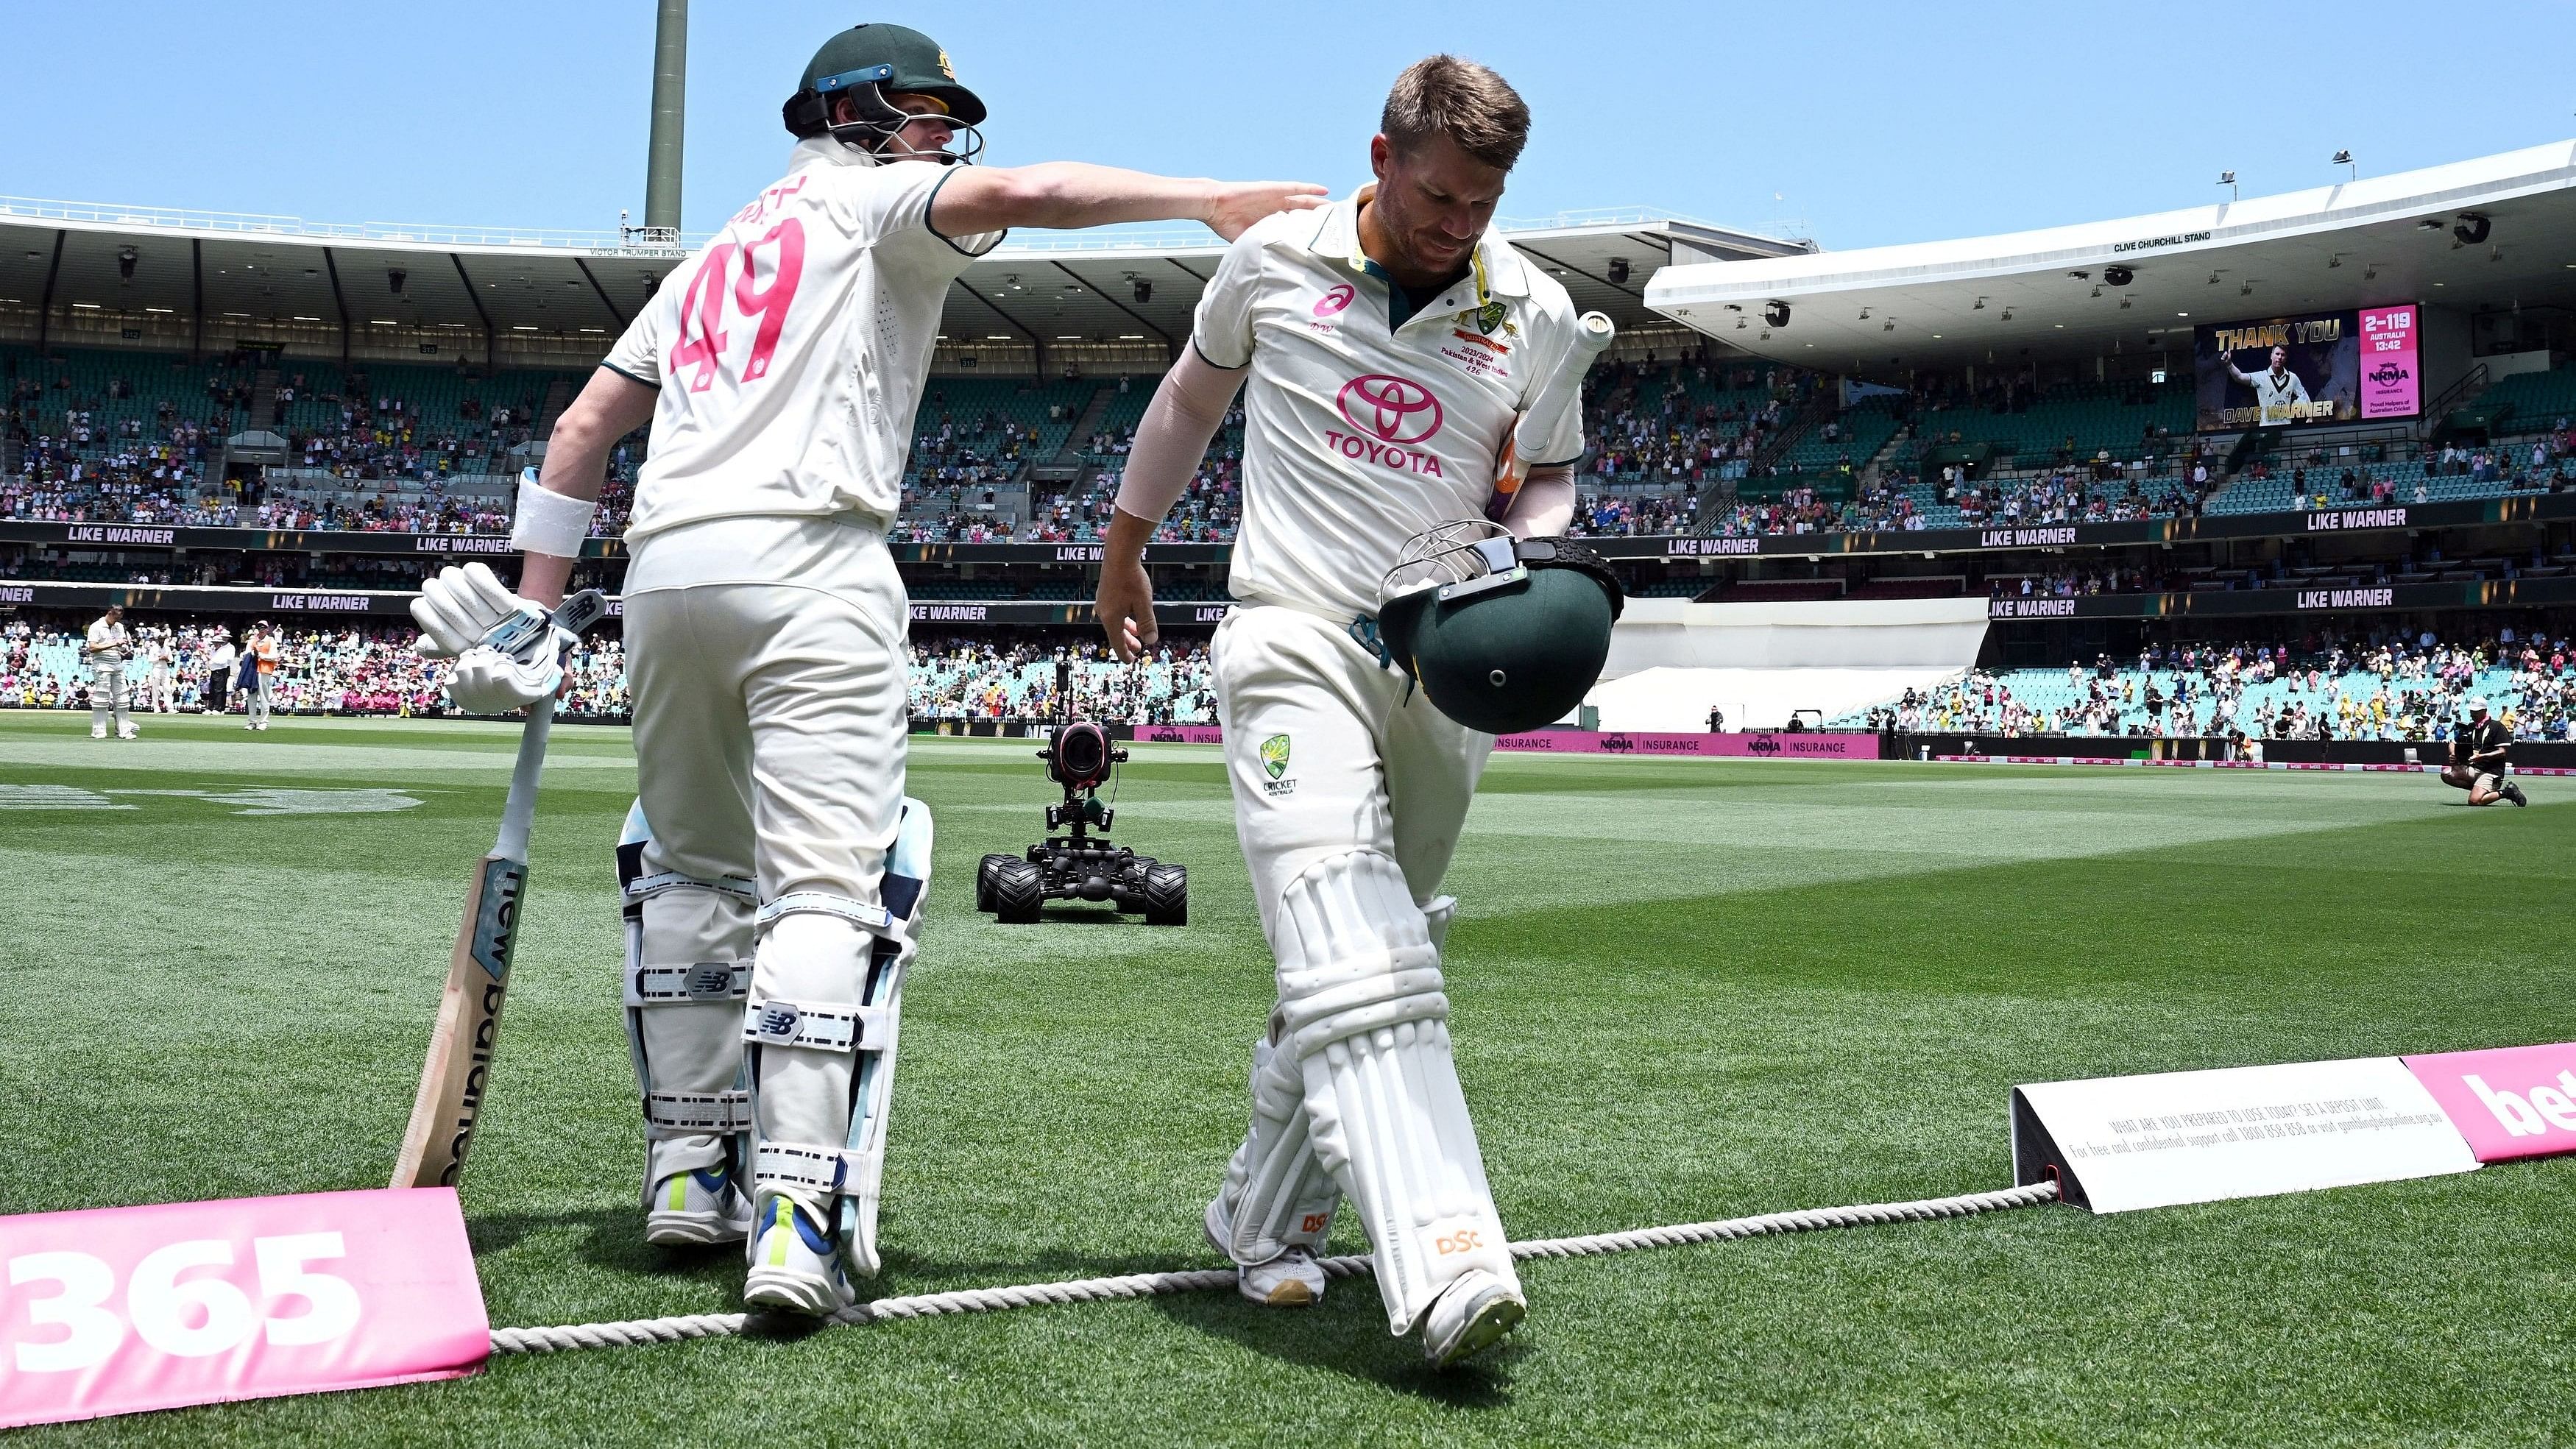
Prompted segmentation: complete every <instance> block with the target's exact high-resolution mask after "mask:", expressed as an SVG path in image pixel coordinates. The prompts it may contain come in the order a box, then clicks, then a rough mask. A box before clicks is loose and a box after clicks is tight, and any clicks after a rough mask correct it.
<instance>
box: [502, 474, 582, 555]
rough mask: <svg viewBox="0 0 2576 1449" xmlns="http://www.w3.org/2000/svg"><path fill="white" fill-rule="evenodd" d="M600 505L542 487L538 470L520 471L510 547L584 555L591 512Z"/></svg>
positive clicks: (528, 551) (558, 553) (540, 551)
mask: <svg viewBox="0 0 2576 1449" xmlns="http://www.w3.org/2000/svg"><path fill="white" fill-rule="evenodd" d="M598 507H599V505H598V504H597V503H595V502H593V501H591V500H590V499H587V498H573V497H570V496H567V495H565V494H562V493H557V492H556V491H554V490H553V489H551V488H547V487H543V486H541V485H540V484H539V483H538V482H537V470H536V469H534V468H528V469H524V470H522V471H521V472H520V474H519V511H518V518H517V520H516V521H515V522H513V523H512V524H511V525H510V546H511V547H512V548H515V549H518V550H519V551H520V552H522V553H542V554H551V555H553V556H554V557H556V558H579V557H581V545H582V540H584V539H586V538H588V537H590V515H591V514H592V513H593V512H594V511H595V510H597V508H598Z"/></svg>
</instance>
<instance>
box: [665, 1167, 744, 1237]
mask: <svg viewBox="0 0 2576 1449" xmlns="http://www.w3.org/2000/svg"><path fill="white" fill-rule="evenodd" d="M750 1234H751V1202H750V1200H749V1199H748V1198H745V1197H744V1196H743V1195H742V1189H741V1188H739V1187H736V1186H735V1185H734V1180H733V1170H732V1169H731V1168H729V1167H726V1166H725V1165H724V1164H722V1163H718V1164H717V1165H716V1166H714V1167H698V1168H689V1169H685V1170H683V1171H680V1172H675V1173H672V1174H671V1175H670V1176H669V1177H666V1178H663V1179H662V1180H661V1181H659V1182H656V1183H654V1184H652V1187H651V1189H650V1190H649V1191H648V1192H646V1194H645V1197H644V1241H646V1242H648V1243H654V1244H658V1245H660V1246H663V1247H678V1246H683V1245H686V1244H691V1243H739V1242H741V1241H742V1240H743V1239H744V1238H746V1237H748V1236H750Z"/></svg>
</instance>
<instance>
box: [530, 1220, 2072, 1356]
mask: <svg viewBox="0 0 2576 1449" xmlns="http://www.w3.org/2000/svg"><path fill="white" fill-rule="evenodd" d="M2056 1199H2057V1184H2056V1183H2054V1182H2036V1183H2032V1184H2030V1185H2028V1186H2026V1187H2013V1188H2005V1189H2003V1190H2002V1191H1999V1192H1976V1193H1965V1194H1962V1195H1960V1196H1957V1197H1934V1198H1924V1199H1921V1200H1919V1201H1915V1202H1887V1203H1864V1204H1861V1205H1859V1206H1855V1207H1830V1208H1804V1209H1800V1210H1798V1211H1795V1212H1784V1213H1764V1214H1762V1215H1761V1216H1758V1217H1749V1218H1726V1219H1723V1220H1720V1221H1718V1222H1709V1223H1681V1224H1677V1225H1674V1226H1671V1227H1661V1228H1633V1229H1630V1230H1629V1231H1627V1232H1621V1233H1591V1234H1587V1235H1585V1236H1582V1237H1573V1238H1535V1239H1532V1240H1530V1241H1529V1242H1525V1243H1514V1244H1512V1256H1513V1257H1515V1258H1521V1259H1528V1258H1586V1257H1593V1256H1596V1255H1598V1254H1602V1253H1627V1252H1634V1251H1636V1250H1638V1249H1640V1248H1678V1247H1683V1246H1686V1245H1688V1244H1692V1243H1719V1242H1730V1241H1733V1240H1734V1239H1737V1238H1759V1237H1769V1236H1774V1235H1777V1234H1782V1233H1812V1232H1818V1231H1821V1230H1823V1229H1826V1228H1857V1227H1867V1226H1871V1225H1873V1224H1878V1223H1913V1222H1927V1221H1930V1220H1932V1219H1935V1218H1964V1217H1972V1216H1974V1215H1976V1214H1978V1213H1991V1212H2001V1211H2003V1210H2005V1209H2007V1208H2021V1207H2036V1206H2038V1205H2039V1204H2041V1203H2045V1202H2054V1201H2056ZM1317 1266H1319V1267H1321V1268H1322V1269H1323V1270H1324V1273H1325V1275H1326V1276H1327V1277H1331V1278H1356V1277H1360V1276H1362V1275H1364V1274H1366V1273H1368V1272H1369V1271H1370V1269H1369V1260H1368V1257H1367V1256H1366V1255H1365V1254H1351V1255H1348V1256H1344V1257H1338V1258H1322V1259H1318V1260H1317ZM1233 1286H1234V1269H1232V1268H1230V1267H1229V1268H1201V1269H1192V1270H1187V1271H1181V1272H1172V1273H1129V1274H1125V1275H1123V1276H1119V1277H1114V1278H1074V1279H1069V1280H1067V1281H1064V1282H1060V1283H1022V1284H1018V1285H1015V1286H1012V1287H1006V1288H959V1289H953V1290H951V1291H949V1292H946V1293H917V1294H913V1295H911V1296H908V1297H898V1298H879V1299H876V1300H875V1301H873V1302H868V1303H861V1304H857V1305H854V1306H852V1307H849V1308H845V1309H843V1310H841V1311H840V1312H839V1313H837V1314H834V1315H833V1316H832V1318H831V1320H830V1321H831V1322H833V1323H842V1324H857V1323H884V1322H887V1321H889V1320H891V1319H898V1318H934V1317H937V1316H939V1315H941V1314H948V1313H993V1312H999V1311H1001V1310H1003V1309H1009V1308H1036V1307H1041V1306H1044V1305H1047V1304H1052V1303H1100V1302H1106V1301H1108V1300H1111V1299H1117V1298H1152V1297H1157V1296H1160V1295H1163V1294H1167V1293H1204V1292H1212V1291H1214V1290H1216V1289H1219V1288H1232V1287H1233ZM751 1318H752V1316H751V1315H750V1314H748V1313H688V1314H681V1315H679V1316H676V1317H672V1318H639V1319H633V1320H630V1321H627V1322H624V1323H575V1324H566V1325H563V1326H561V1327H554V1328H496V1329H494V1330H492V1351H493V1352H494V1353H558V1352H562V1351H565V1350H569V1349H577V1348H618V1347H626V1346H632V1345H640V1344H648V1343H676V1342H679V1341H681V1340H683V1339H691V1338H727V1337H731V1336H733V1335H735V1334H739V1333H741V1332H742V1331H743V1329H744V1328H745V1327H746V1326H747V1325H749V1323H750V1322H751Z"/></svg>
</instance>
